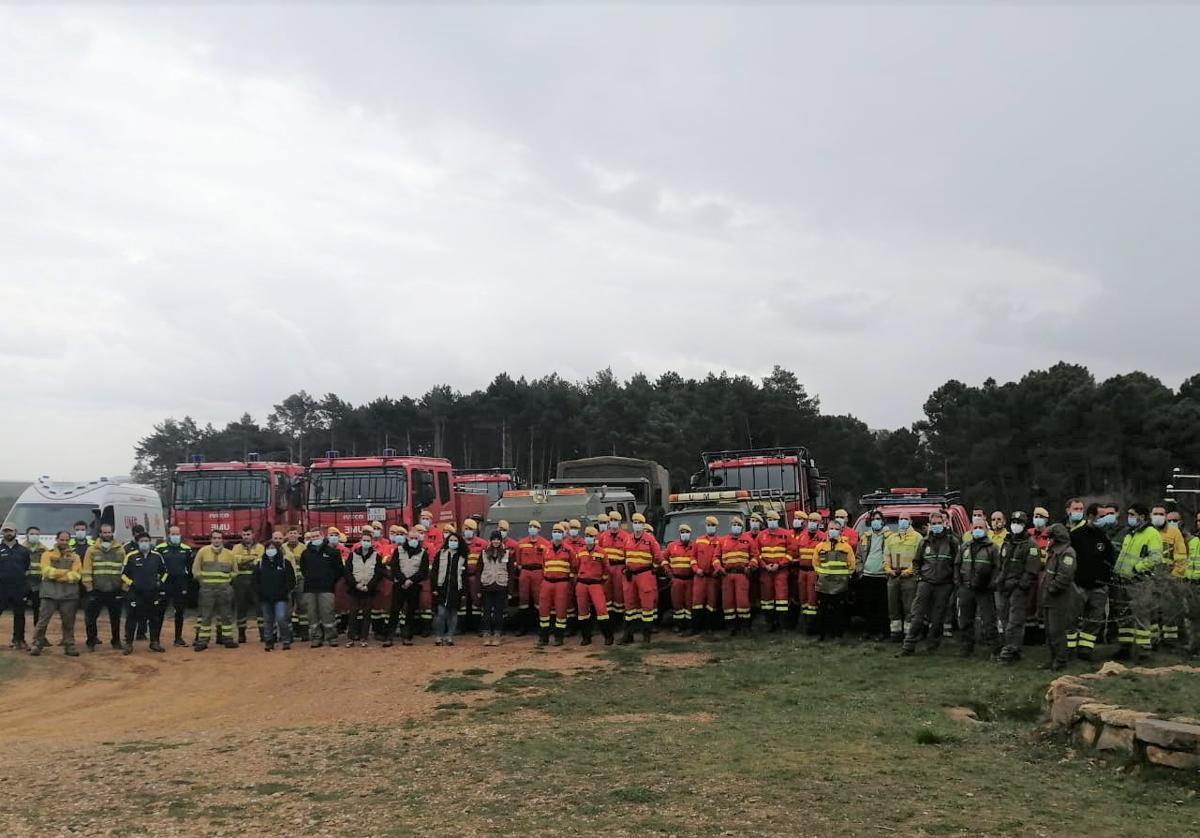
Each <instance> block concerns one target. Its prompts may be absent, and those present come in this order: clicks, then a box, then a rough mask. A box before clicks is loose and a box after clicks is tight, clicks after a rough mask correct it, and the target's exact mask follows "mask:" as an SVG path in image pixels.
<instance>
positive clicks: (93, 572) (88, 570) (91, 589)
mask: <svg viewBox="0 0 1200 838" xmlns="http://www.w3.org/2000/svg"><path fill="white" fill-rule="evenodd" d="M77 544H78V542H77V541H75V540H72V543H71V545H70V547H71V549H72V550H74V551H75V553H76V554H77V555H78V553H79V549H78V547H77ZM124 568H125V548H124V545H122V544H121V542H119V541H117V539H116V538H115V537H114V536H113V527H112V524H102V525H101V526H100V538H99V539H97V540H96V542H95V543H93V544H92V545H91V546H89V547H88V548H87V549H86V550H85V551H84V554H83V587H84V590H86V591H87V604H86V605H85V606H84V612H83V625H84V631H85V632H86V636H87V648H88V651H89V652H94V651H96V647H97V646H99V645H100V629H99V620H100V611H101V610H105V611H107V612H108V626H109V629H110V631H111V632H112V639H111V640H110V642H109V643H110V645H111V646H112V647H113V648H114V649H120V648H121V646H122V643H121V609H122V608H124V602H125V593H124V591H123V590H122V588H121V571H122V570H124Z"/></svg>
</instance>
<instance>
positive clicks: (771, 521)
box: [758, 509, 792, 632]
mask: <svg viewBox="0 0 1200 838" xmlns="http://www.w3.org/2000/svg"><path fill="white" fill-rule="evenodd" d="M763 517H764V518H765V519H766V524H767V528H766V530H764V531H763V532H761V533H759V536H758V568H759V569H758V580H759V602H760V603H761V608H762V611H763V613H764V614H765V615H766V617H767V625H768V626H769V629H768V630H769V631H772V632H775V631H779V628H780V626H781V624H782V623H783V619H784V618H785V617H786V616H787V610H788V570H787V569H788V565H790V564H791V563H792V537H791V536H790V535H789V534H788V533H787V532H786V531H785V530H784V529H782V528H781V527H780V526H779V513H778V512H776V511H775V510H774V509H768V510H767V513H766V515H764V516H763Z"/></svg>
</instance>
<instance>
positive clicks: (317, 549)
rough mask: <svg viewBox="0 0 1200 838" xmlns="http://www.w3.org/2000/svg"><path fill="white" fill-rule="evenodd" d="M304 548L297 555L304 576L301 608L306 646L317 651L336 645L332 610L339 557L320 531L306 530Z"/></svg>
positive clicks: (340, 573) (342, 569)
mask: <svg viewBox="0 0 1200 838" xmlns="http://www.w3.org/2000/svg"><path fill="white" fill-rule="evenodd" d="M304 538H305V540H306V541H307V542H308V545H307V546H306V547H305V548H304V552H303V553H301V554H300V575H301V576H303V577H304V609H305V611H307V612H308V630H309V638H310V640H309V645H310V646H312V648H314V649H317V648H320V646H321V645H322V644H324V643H328V644H329V646H330V647H331V648H332V647H334V646H336V645H337V613H336V612H335V611H334V608H333V589H334V586H335V585H337V583H338V580H339V579H341V578H342V577H343V575H344V574H345V566H344V565H343V564H342V554H341V553H340V552H338V549H337V548H336V547H334V546H333V545H331V544H330V543H329V542H327V541H326V540H325V538H324V536H322V535H321V531H320V530H309V531H308V532H307V533H306V534H305V536H304Z"/></svg>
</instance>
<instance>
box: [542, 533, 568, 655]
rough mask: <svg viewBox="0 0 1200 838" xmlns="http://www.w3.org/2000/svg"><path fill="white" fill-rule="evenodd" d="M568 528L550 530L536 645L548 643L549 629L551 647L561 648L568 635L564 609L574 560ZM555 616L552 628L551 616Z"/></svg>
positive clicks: (543, 568)
mask: <svg viewBox="0 0 1200 838" xmlns="http://www.w3.org/2000/svg"><path fill="white" fill-rule="evenodd" d="M566 537H567V528H566V527H564V526H563V525H562V524H561V523H558V524H555V525H554V527H553V528H552V529H551V531H550V550H549V551H548V552H547V553H546V557H545V559H544V564H543V565H542V582H541V589H540V590H539V591H538V645H539V646H545V645H546V644H547V643H548V642H550V630H551V628H553V629H554V645H555V646H561V645H563V635H565V634H566V633H567V609H568V608H569V607H570V601H571V564H572V560H573V559H574V558H575V556H574V553H573V552H572V551H571V548H570V547H568V546H567V545H566V542H565V540H566ZM551 612H553V614H554V623H553V626H551V622H550V614H551Z"/></svg>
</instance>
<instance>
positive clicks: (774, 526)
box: [767, 521, 779, 530]
mask: <svg viewBox="0 0 1200 838" xmlns="http://www.w3.org/2000/svg"><path fill="white" fill-rule="evenodd" d="M767 529H769V530H777V529H779V522H778V521H767Z"/></svg>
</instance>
